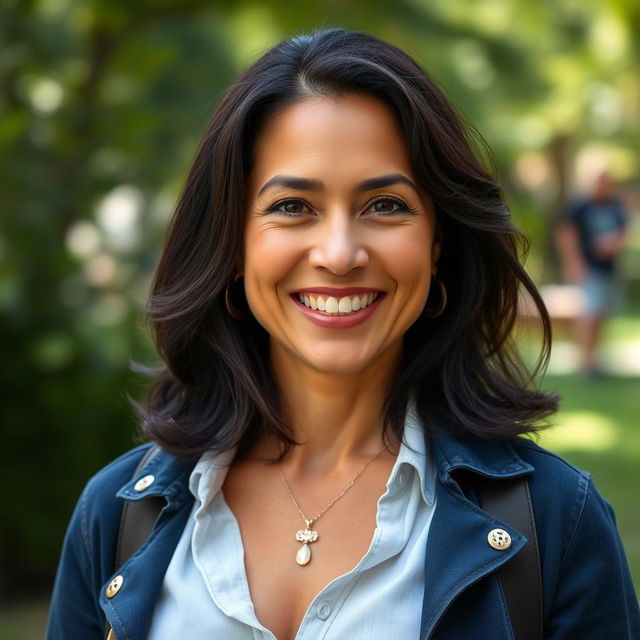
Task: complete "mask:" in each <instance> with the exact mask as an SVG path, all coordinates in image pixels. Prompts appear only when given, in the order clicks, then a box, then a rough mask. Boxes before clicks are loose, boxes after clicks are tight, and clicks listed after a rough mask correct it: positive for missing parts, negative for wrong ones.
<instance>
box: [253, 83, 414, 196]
mask: <svg viewBox="0 0 640 640" xmlns="http://www.w3.org/2000/svg"><path fill="white" fill-rule="evenodd" d="M365 173H367V174H389V173H405V174H409V175H411V173H412V171H411V164H410V161H409V153H408V150H407V145H406V143H405V140H404V138H403V135H402V132H401V130H400V128H399V126H398V124H397V121H396V118H395V114H394V113H393V112H392V110H391V109H390V108H389V107H388V106H387V105H386V104H384V103H383V102H382V101H380V100H377V99H375V98H372V97H369V96H363V95H359V94H344V95H340V96H331V97H314V98H310V99H306V100H304V101H301V102H296V103H294V104H292V105H290V106H288V107H286V108H285V109H283V110H281V111H280V112H278V113H277V114H276V115H275V116H273V117H272V118H271V119H270V120H269V121H268V122H267V123H266V124H265V126H264V128H263V129H262V131H261V133H260V135H259V136H258V139H257V141H256V146H255V149H254V166H253V172H252V174H254V175H253V177H254V182H255V184H254V185H253V186H254V187H255V188H257V189H259V188H260V187H261V185H262V184H264V182H265V181H267V180H269V179H270V178H271V177H272V176H273V175H276V174H285V175H294V176H295V175H301V176H305V177H311V178H313V177H315V178H317V179H319V180H321V179H322V176H324V177H325V178H326V179H331V177H332V176H333V177H334V178H335V179H336V180H339V181H344V180H349V179H350V178H353V179H358V180H360V179H361V178H362V175H363V174H365ZM314 174H318V175H315V176H314ZM261 181H262V182H261ZM258 183H260V184H258Z"/></svg>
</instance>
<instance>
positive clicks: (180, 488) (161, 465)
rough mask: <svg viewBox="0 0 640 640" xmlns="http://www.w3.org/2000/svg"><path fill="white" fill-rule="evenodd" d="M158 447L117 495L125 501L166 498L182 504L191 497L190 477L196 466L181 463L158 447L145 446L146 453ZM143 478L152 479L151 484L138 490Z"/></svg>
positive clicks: (146, 484) (152, 445)
mask: <svg viewBox="0 0 640 640" xmlns="http://www.w3.org/2000/svg"><path fill="white" fill-rule="evenodd" d="M152 447H156V449H157V453H155V455H153V457H151V458H150V459H149V460H148V461H147V463H146V464H145V465H144V466H143V467H142V468H141V469H140V470H139V471H138V472H137V473H136V474H134V475H133V477H132V478H131V479H130V480H129V481H127V482H126V483H125V484H124V485H123V486H122V487H121V488H120V490H119V491H118V493H117V494H116V495H117V496H118V497H119V498H124V499H125V500H134V501H137V500H142V499H144V498H151V497H165V498H167V500H168V501H169V502H170V503H171V502H177V503H181V502H184V501H185V500H186V499H187V498H189V497H190V494H189V475H190V474H191V471H192V469H193V467H194V466H195V464H185V463H182V462H179V461H178V460H177V459H176V458H174V456H172V455H171V454H169V453H167V452H166V451H163V450H162V449H160V448H159V447H157V445H154V444H148V445H145V453H146V452H147V451H148V450H149V449H151V448H152ZM142 478H150V479H151V482H147V483H145V486H144V488H142V489H141V488H140V485H138V488H137V489H136V485H137V483H138V481H139V480H141V479H142Z"/></svg>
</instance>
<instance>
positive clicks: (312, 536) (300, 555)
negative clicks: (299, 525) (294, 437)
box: [278, 448, 384, 567]
mask: <svg viewBox="0 0 640 640" xmlns="http://www.w3.org/2000/svg"><path fill="white" fill-rule="evenodd" d="M383 451H384V448H383V449H381V450H380V451H379V452H378V453H377V454H376V455H375V456H374V457H373V458H371V459H369V460H367V462H365V463H364V464H363V465H362V467H360V470H359V471H358V473H356V475H355V476H353V478H352V479H351V481H350V482H349V483H348V484H347V486H346V487H345V488H344V489H343V490H342V491H341V492H340V493H339V494H338V495H337V496H336V497H335V498H334V499H333V500H331V502H330V503H329V504H328V505H327V506H326V507H325V508H324V509H323V510H322V511H321V512H320V513H319V514H318V515H316V516H314V517H313V518H307V516H306V515H305V514H304V512H303V511H302V509H301V507H300V505H299V504H298V501H297V500H296V499H295V496H294V495H293V492H292V491H291V487H290V486H289V483H288V482H287V479H286V478H285V477H284V473H283V472H282V466H281V465H280V463H278V469H279V470H280V477H281V478H282V482H284V486H285V487H286V488H287V493H288V494H289V497H290V498H291V501H292V502H293V505H294V506H295V508H296V509H297V510H298V513H299V514H300V515H301V516H302V519H303V520H304V524H305V528H304V529H300V530H298V531H297V532H296V540H297V541H298V542H302V546H301V547H300V548H299V549H298V552H297V553H296V562H297V563H298V564H299V565H300V566H301V567H303V566H304V565H305V564H309V562H310V561H311V549H310V548H309V545H310V544H311V543H312V542H315V541H316V540H317V539H318V532H317V531H314V530H313V529H312V528H311V527H312V526H313V524H314V523H315V522H317V521H318V520H319V519H320V518H321V517H322V516H323V515H324V514H325V513H326V512H327V511H329V509H331V507H333V505H334V504H335V503H336V502H338V500H340V498H342V497H343V496H344V494H345V493H347V491H349V489H351V487H353V485H354V484H355V483H356V481H357V480H358V478H359V477H360V476H361V475H362V474H363V473H364V471H365V469H366V468H367V467H368V466H369V465H370V464H371V463H372V462H373V461H374V460H376V459H377V458H379V457H380V455H381V454H382V452H383Z"/></svg>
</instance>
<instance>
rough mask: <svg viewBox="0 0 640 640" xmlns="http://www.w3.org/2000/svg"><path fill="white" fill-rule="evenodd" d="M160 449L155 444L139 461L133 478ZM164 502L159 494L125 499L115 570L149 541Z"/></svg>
mask: <svg viewBox="0 0 640 640" xmlns="http://www.w3.org/2000/svg"><path fill="white" fill-rule="evenodd" d="M160 451H161V449H160V447H159V446H158V445H157V444H154V445H153V446H152V447H151V448H150V449H149V450H148V451H147V452H146V453H145V454H144V456H143V457H142V459H141V460H140V462H139V463H138V466H137V467H136V469H135V471H134V472H133V475H132V476H131V479H132V480H133V479H134V478H135V477H136V476H137V475H138V474H139V473H140V472H141V471H142V469H144V467H145V466H146V465H147V464H148V463H149V462H150V461H151V460H152V459H153V458H154V457H155V456H156V455H157V454H158V453H160ZM164 504H165V500H164V498H162V497H159V496H151V497H149V498H143V499H142V500H125V502H124V505H123V507H122V516H121V517H120V530H119V531H118V544H117V546H116V557H115V566H114V570H115V571H117V570H118V569H119V568H120V567H121V566H122V565H123V564H124V563H125V562H126V561H127V560H128V559H129V558H130V557H131V556H132V555H133V554H134V553H135V552H136V551H137V550H138V549H139V548H140V547H141V546H142V545H143V544H144V543H145V542H146V541H147V539H148V538H149V535H150V534H151V531H152V530H153V525H154V524H155V522H156V520H157V518H158V515H159V513H160V511H161V509H162V507H163V506H164Z"/></svg>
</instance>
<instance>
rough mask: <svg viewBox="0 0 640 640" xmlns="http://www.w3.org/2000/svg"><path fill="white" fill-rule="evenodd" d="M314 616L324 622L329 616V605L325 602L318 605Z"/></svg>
mask: <svg viewBox="0 0 640 640" xmlns="http://www.w3.org/2000/svg"><path fill="white" fill-rule="evenodd" d="M316 615H317V616H318V618H320V620H326V619H327V618H328V617H329V616H330V615H331V603H330V602H326V601H325V602H321V603H320V604H318V608H317V609H316Z"/></svg>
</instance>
